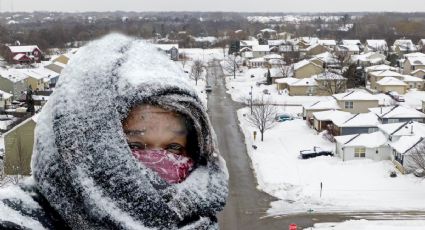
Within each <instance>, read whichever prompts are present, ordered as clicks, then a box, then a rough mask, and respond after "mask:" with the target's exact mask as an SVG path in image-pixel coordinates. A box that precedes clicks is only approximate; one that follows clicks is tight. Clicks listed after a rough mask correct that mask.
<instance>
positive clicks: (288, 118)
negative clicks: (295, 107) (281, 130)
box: [275, 114, 294, 122]
mask: <svg viewBox="0 0 425 230" xmlns="http://www.w3.org/2000/svg"><path fill="white" fill-rule="evenodd" d="M275 120H276V121H277V122H284V121H291V120H294V118H293V117H292V116H290V115H288V114H280V115H277V116H276V117H275Z"/></svg>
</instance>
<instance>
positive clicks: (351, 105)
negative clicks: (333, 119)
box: [345, 101, 353, 109]
mask: <svg viewBox="0 0 425 230" xmlns="http://www.w3.org/2000/svg"><path fill="white" fill-rule="evenodd" d="M345 108H346V109H352V108H353V102H352V101H346V102H345Z"/></svg>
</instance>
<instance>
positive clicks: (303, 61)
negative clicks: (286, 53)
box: [294, 59, 321, 70]
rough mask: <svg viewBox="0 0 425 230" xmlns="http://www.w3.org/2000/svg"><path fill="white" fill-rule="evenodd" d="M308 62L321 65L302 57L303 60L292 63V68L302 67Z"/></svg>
mask: <svg viewBox="0 0 425 230" xmlns="http://www.w3.org/2000/svg"><path fill="white" fill-rule="evenodd" d="M308 64H313V65H315V66H317V67H321V66H319V65H317V64H315V63H313V62H311V61H309V60H306V59H304V60H301V61H299V62H297V63H295V64H294V70H297V69H300V68H302V67H304V66H306V65H308Z"/></svg>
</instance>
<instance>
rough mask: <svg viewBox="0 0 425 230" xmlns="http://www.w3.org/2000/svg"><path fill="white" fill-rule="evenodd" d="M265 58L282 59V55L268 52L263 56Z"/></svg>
mask: <svg viewBox="0 0 425 230" xmlns="http://www.w3.org/2000/svg"><path fill="white" fill-rule="evenodd" d="M263 58H265V59H281V58H282V56H281V55H279V54H267V55H265V56H263Z"/></svg>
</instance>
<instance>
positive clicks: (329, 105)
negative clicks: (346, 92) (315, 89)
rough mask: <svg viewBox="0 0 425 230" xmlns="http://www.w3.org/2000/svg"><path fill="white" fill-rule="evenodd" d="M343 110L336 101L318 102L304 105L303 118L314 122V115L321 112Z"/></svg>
mask: <svg viewBox="0 0 425 230" xmlns="http://www.w3.org/2000/svg"><path fill="white" fill-rule="evenodd" d="M340 109H341V108H340V107H339V105H338V104H337V103H336V101H335V100H333V99H331V100H326V101H322V100H320V101H316V102H314V103H308V104H304V105H303V118H304V119H305V120H308V121H310V120H311V121H312V119H313V113H315V112H321V111H326V110H340Z"/></svg>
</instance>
